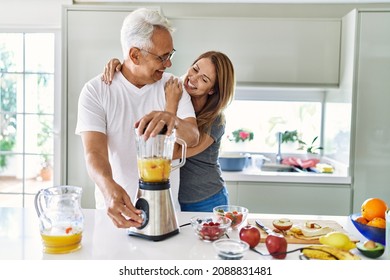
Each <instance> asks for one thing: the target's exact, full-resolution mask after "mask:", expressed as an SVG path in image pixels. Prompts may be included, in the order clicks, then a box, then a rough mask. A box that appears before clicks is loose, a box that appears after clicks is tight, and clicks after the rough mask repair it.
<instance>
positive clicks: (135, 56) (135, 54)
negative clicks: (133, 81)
mask: <svg viewBox="0 0 390 280" xmlns="http://www.w3.org/2000/svg"><path fill="white" fill-rule="evenodd" d="M140 55H141V52H140V50H139V49H138V48H131V49H130V50H129V58H130V60H131V61H133V63H134V64H139V56H140Z"/></svg>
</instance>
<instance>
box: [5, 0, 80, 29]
mask: <svg viewBox="0 0 390 280" xmlns="http://www.w3.org/2000/svg"><path fill="white" fill-rule="evenodd" d="M72 2H73V1H72V0H0V29H5V28H12V29H15V28H22V27H23V28H25V27H26V26H27V27H31V28H34V27H50V28H60V27H61V13H62V8H61V7H62V5H70V4H72Z"/></svg>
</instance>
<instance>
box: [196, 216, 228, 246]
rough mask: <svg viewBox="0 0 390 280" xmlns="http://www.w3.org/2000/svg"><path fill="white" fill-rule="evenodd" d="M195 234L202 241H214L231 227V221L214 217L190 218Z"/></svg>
mask: <svg viewBox="0 0 390 280" xmlns="http://www.w3.org/2000/svg"><path fill="white" fill-rule="evenodd" d="M191 225H192V228H193V229H194V230H195V234H196V235H197V236H198V237H199V238H200V239H202V240H204V241H209V242H211V241H215V240H218V239H219V238H221V237H222V236H223V235H224V234H225V233H226V231H227V230H228V229H229V227H230V225H231V220H230V219H228V218H224V217H215V216H195V217H192V218H191Z"/></svg>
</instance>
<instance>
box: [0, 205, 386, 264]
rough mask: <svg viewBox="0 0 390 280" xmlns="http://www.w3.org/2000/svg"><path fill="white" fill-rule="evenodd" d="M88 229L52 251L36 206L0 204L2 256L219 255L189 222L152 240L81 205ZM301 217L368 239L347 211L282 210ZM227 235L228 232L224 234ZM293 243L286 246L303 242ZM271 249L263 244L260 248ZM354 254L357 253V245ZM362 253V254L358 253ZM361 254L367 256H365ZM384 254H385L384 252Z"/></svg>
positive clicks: (250, 256)
mask: <svg viewBox="0 0 390 280" xmlns="http://www.w3.org/2000/svg"><path fill="white" fill-rule="evenodd" d="M83 213H84V215H85V228H84V232H83V239H82V247H81V249H80V250H78V251H76V252H73V253H69V254H59V255H50V254H45V253H43V252H42V244H41V237H40V235H39V229H38V228H39V225H38V218H37V215H36V213H35V210H34V209H29V208H0V248H1V249H0V260H132V259H134V260H217V255H216V253H215V251H214V248H213V246H212V243H209V242H204V241H202V240H200V239H199V238H198V237H197V236H195V234H194V231H193V229H192V227H191V226H190V225H186V226H182V227H181V228H180V233H179V234H177V235H175V236H173V237H171V238H168V239H165V240H163V241H158V242H153V241H149V240H145V239H142V238H139V237H134V236H128V235H127V233H126V230H124V229H117V228H115V226H114V225H113V224H112V222H111V220H110V219H109V218H108V216H107V215H106V212H105V211H103V210H95V209H83ZM198 214H199V213H191V212H181V213H178V220H179V225H184V224H187V223H189V221H190V218H191V217H192V216H194V215H198ZM283 216H284V217H288V218H290V219H299V220H304V219H305V220H321V219H324V220H334V221H336V222H337V223H339V224H340V225H341V226H342V227H343V228H344V229H345V230H346V231H347V232H348V233H349V234H350V235H351V236H353V237H355V238H357V239H359V240H362V241H364V240H365V238H364V237H363V236H361V235H360V234H359V232H357V230H356V229H355V227H354V226H353V224H352V223H351V221H350V220H349V217H348V216H309V215H283ZM280 217H281V216H280V215H275V214H272V215H271V214H249V215H248V219H249V220H251V221H252V220H253V219H255V218H259V219H274V218H280ZM228 235H229V237H230V238H238V231H237V230H236V231H230V232H229V233H228ZM223 238H225V237H223ZM301 246H303V245H300V244H289V245H288V249H289V250H291V249H294V248H298V247H301ZM256 248H257V249H258V250H259V251H261V252H264V253H267V249H266V247H265V244H264V243H260V244H259V245H258V246H257V247H256ZM353 252H354V253H356V254H359V252H358V251H357V250H356V249H354V250H353ZM360 256H361V255H360ZM361 257H362V259H365V257H363V256H361ZM286 259H287V260H299V253H298V252H296V253H291V254H288V255H287V258H286ZM381 259H384V257H383V256H382V257H381ZM244 260H272V257H264V256H261V255H259V254H257V253H255V252H253V251H248V252H247V253H246V255H245V257H244Z"/></svg>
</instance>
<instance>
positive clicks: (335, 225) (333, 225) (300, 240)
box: [248, 219, 359, 244]
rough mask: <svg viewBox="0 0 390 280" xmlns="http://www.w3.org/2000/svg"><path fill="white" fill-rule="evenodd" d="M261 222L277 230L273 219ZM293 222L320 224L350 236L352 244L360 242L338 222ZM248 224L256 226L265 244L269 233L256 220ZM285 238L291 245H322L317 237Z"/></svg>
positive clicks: (297, 222)
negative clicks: (308, 238)
mask: <svg viewBox="0 0 390 280" xmlns="http://www.w3.org/2000/svg"><path fill="white" fill-rule="evenodd" d="M260 221H261V222H263V224H264V225H265V226H266V227H268V228H270V229H272V230H273V229H275V228H274V227H273V225H272V221H273V220H272V219H260ZM291 221H292V222H293V224H294V226H303V225H304V224H305V223H306V222H308V221H310V222H314V223H317V224H319V225H320V226H322V227H330V228H332V229H333V230H334V231H340V232H344V233H346V234H347V235H348V236H349V238H350V239H351V241H352V242H359V239H357V238H356V237H354V236H352V235H351V234H349V233H348V232H346V231H345V229H344V228H343V227H342V226H341V225H340V224H338V223H337V222H336V221H332V220H294V219H292V220H291ZM248 223H249V224H251V225H254V226H256V227H257V228H258V229H259V230H260V233H261V240H260V242H263V243H264V242H265V239H266V237H267V233H266V232H265V231H264V230H262V229H261V228H259V227H258V226H257V225H256V223H255V220H251V219H249V220H248ZM285 237H286V240H287V243H291V244H320V242H319V237H316V238H315V239H310V240H307V239H303V238H299V236H292V235H285Z"/></svg>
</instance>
